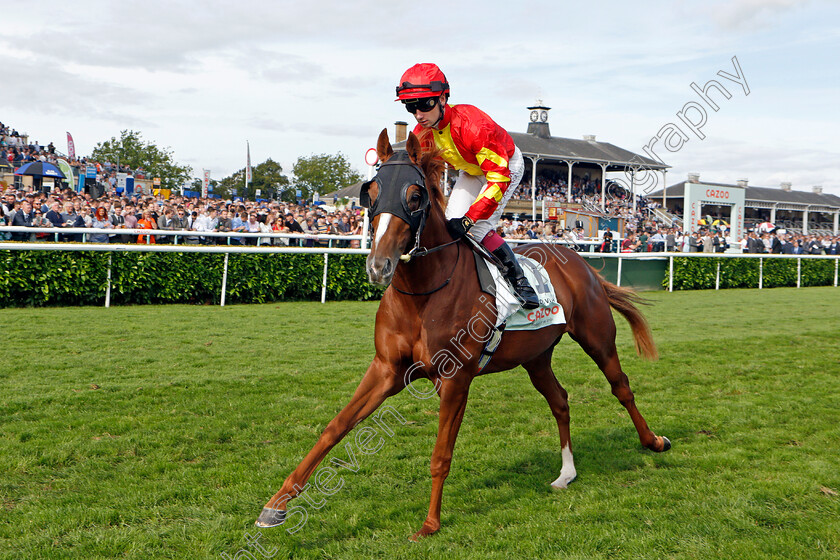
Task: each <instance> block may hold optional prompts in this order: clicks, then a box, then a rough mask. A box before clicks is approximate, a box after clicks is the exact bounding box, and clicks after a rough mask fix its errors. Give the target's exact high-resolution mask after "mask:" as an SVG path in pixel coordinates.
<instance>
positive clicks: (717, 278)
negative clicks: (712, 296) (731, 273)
mask: <svg viewBox="0 0 840 560" xmlns="http://www.w3.org/2000/svg"><path fill="white" fill-rule="evenodd" d="M719 289H720V259H718V262H717V274H715V290H719Z"/></svg>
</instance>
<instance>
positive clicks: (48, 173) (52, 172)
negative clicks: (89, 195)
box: [15, 161, 65, 179]
mask: <svg viewBox="0 0 840 560" xmlns="http://www.w3.org/2000/svg"><path fill="white" fill-rule="evenodd" d="M15 175H32V176H33V177H55V178H56V179H64V178H65V177H64V173H62V172H61V169H59V168H58V167H56V166H55V165H53V164H51V163H47V162H44V161H33V162H31V163H27V164H26V165H21V166H20V167H19V168H18V169H17V171H15Z"/></svg>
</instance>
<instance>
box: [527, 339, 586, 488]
mask: <svg viewBox="0 0 840 560" xmlns="http://www.w3.org/2000/svg"><path fill="white" fill-rule="evenodd" d="M551 353H552V351H551V350H548V351H547V352H545V353H544V354H542V355H541V356H539V357H537V358H536V359H534V360H531V361H530V362H528V363H525V364H522V365H523V367H524V368H525V369H526V370H527V372H528V375H529V376H530V377H531V383H533V385H534V387H535V388H536V389H537V391H539V392H540V394H541V395H542V396H543V397H545V400H546V401H547V402H548V406H549V407H550V408H551V413H552V414H553V415H554V418H555V420H557V429H558V431H559V432H560V457H561V458H562V460H563V466H562V467H561V469H560V476H558V477H557V479H556V480H555V481H554V482H552V483H551V487H552V488H554V489H555V490H560V489H563V488H566V487H567V486H568V485H569V483H571V482H572V481H573V480H574V479H575V477H576V476H577V471H576V470H575V460H574V457H573V455H572V437H571V434H570V432H569V400H568V398H569V395H568V393H566V390H565V389H563V387H562V386H561V385H560V383H559V382H558V381H557V377H556V376H555V375H554V371H553V370H552V369H551Z"/></svg>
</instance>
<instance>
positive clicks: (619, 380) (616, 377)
mask: <svg viewBox="0 0 840 560" xmlns="http://www.w3.org/2000/svg"><path fill="white" fill-rule="evenodd" d="M607 313H610V311H609V308H607ZM593 315H595V314H593ZM592 319H593V316H592V315H591V316H590V317H589V318H588V322H586V323H581V322H579V323H578V324H583V325H584V326H583V329H582V332H576V333H571V332H570V333H569V334H570V336H571V337H572V338H573V339H575V340H576V341H577V343H578V344H580V346H581V348H583V350H584V352H586V353H587V354H589V357H590V358H592V359H593V360H594V361H595V363H596V364H597V365H598V368H600V370H601V371H602V372H604V376H606V378H607V381H609V382H610V387H611V388H612V394H613V395H615V397H616V398H617V399H618V402H620V403H621V404H622V405H624V408H626V409H627V412H629V413H630V419H631V420H632V421H633V425H634V426H635V427H636V431H637V432H638V433H639V441H641V443H642V445H643V446H644V447H646V448H648V449H650V450H651V451H667V450H669V449H670V448H671V442H670V441H669V440H668V438H666V437H661V436H657V435H656V434H654V433H653V431H651V429H650V428H649V427H648V425H647V422H645V419H644V417H643V416H642V413H641V412H639V409H638V408H636V400H635V397H634V396H633V391H631V390H630V381H629V380H628V379H627V375H626V374H625V373H624V372H623V371H622V370H621V363H620V362H619V360H618V351H617V350H616V348H615V323H614V322H613V321H612V316H611V315H610V317H609V319H610V320H609V322H608V323H607V322H606V321H593V320H592ZM599 323H600V325H601V326H598V324H599ZM606 324H608V325H609V326H605V325H606Z"/></svg>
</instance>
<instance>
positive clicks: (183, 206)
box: [0, 187, 362, 247]
mask: <svg viewBox="0 0 840 560" xmlns="http://www.w3.org/2000/svg"><path fill="white" fill-rule="evenodd" d="M0 210H2V211H0V225H14V226H26V227H54V228H90V229H92V230H96V229H154V230H168V231H172V232H173V234H172V235H161V234H158V235H136V234H118V233H96V232H95V231H91V233H90V234H80V233H68V234H59V235H57V238H58V239H57V240H58V241H75V242H80V241H82V240H84V241H87V242H91V243H173V242H174V241H175V236H176V235H175V234H176V232H178V243H186V244H207V245H213V244H225V245H227V244H231V245H257V244H259V245H289V244H290V243H291V244H292V245H302V246H305V247H326V246H328V244H330V242H329V241H328V240H327V239H323V238H322V237H323V236H324V235H348V236H349V235H360V234H361V231H362V218H361V215H360V209H359V208H353V209H335V210H328V209H326V208H324V207H323V206H320V205H308V204H305V203H304V204H292V203H287V202H266V203H257V202H252V201H245V200H241V201H240V200H236V201H234V200H218V199H203V198H187V197H183V196H179V195H173V196H172V197H170V198H169V199H168V200H164V199H163V198H162V197H161V196H138V197H130V198H129V197H124V196H119V195H117V194H108V195H104V196H101V197H99V198H92V197H91V196H90V195H89V194H84V193H78V192H75V191H72V190H70V189H64V190H63V191H61V192H51V193H43V192H33V191H32V190H31V189H27V188H24V189H15V188H13V187H10V188H8V189H6V190H5V191H4V192H3V193H2V204H0ZM209 232H232V233H237V232H242V233H265V234H272V233H296V234H301V235H304V236H305V237H301V238H299V239H294V238H293V239H290V238H287V237H235V236H229V237H224V236H209V235H201V234H202V233H209ZM55 237H56V235H55V234H52V233H31V234H30V233H20V232H15V233H11V234H10V233H0V239H6V240H8V239H11V240H15V241H35V240H38V239H41V238H43V239H45V240H50V241H51V240H53V239H54V238H55ZM83 238H84V239H83ZM359 245H360V243H359V240H357V239H347V240H338V241H334V243H333V246H337V247H359Z"/></svg>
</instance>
